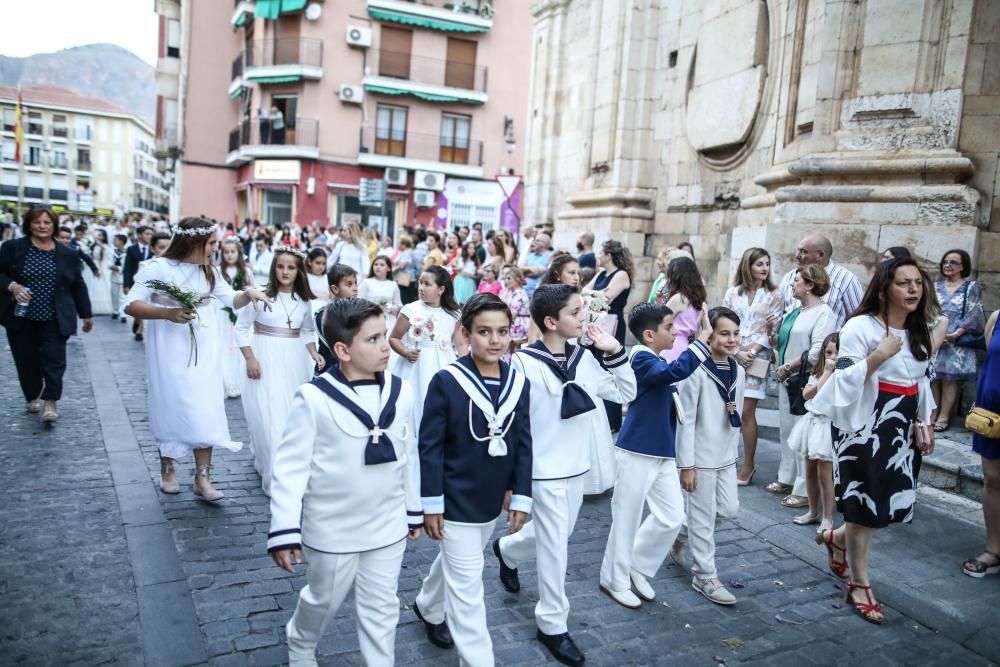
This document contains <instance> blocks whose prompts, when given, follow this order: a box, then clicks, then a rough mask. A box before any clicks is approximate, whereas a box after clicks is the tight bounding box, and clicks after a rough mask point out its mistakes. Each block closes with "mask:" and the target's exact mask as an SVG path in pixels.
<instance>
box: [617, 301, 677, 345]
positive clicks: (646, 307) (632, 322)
mask: <svg viewBox="0 0 1000 667" xmlns="http://www.w3.org/2000/svg"><path fill="white" fill-rule="evenodd" d="M673 314H674V311H672V310H670V309H669V308H667V307H666V306H665V305H664V304H662V303H640V304H637V305H636V306H635V308H633V309H632V310H631V311H630V312H629V314H628V330H629V331H631V332H632V335H633V336H635V337H636V340H638V341H639V342H640V343H641V342H642V332H643V331H646V330H647V329H652V330H653V331H655V330H656V329H657V327H659V326H660V322H662V321H663V318H664V317H666V316H667V315H673Z"/></svg>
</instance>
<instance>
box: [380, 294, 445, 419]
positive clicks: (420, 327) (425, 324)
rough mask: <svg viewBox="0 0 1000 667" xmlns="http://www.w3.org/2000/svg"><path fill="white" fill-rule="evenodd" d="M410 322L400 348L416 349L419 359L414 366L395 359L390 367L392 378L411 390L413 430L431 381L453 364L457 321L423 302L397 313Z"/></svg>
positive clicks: (407, 361)
mask: <svg viewBox="0 0 1000 667" xmlns="http://www.w3.org/2000/svg"><path fill="white" fill-rule="evenodd" d="M399 314H400V315H403V316H405V317H406V318H407V319H408V320H409V321H410V328H409V330H408V331H407V332H406V334H405V335H404V336H403V344H404V345H406V346H407V347H408V348H419V349H420V356H418V357H417V360H416V361H415V362H412V363H411V362H410V361H409V360H407V359H406V358H405V357H399V356H397V358H396V363H395V365H394V366H391V367H390V368H391V369H392V374H393V375H396V376H399V377H400V378H402V379H404V380H406V381H407V382H409V383H410V386H412V387H413V397H414V405H415V406H417V408H416V409H415V410H414V411H413V414H414V424H413V427H414V429H418V428H419V427H420V419H419V416H420V413H421V412H422V411H423V406H424V397H425V396H426V395H427V387H428V385H430V383H431V378H432V377H434V374H435V373H437V372H438V371H439V370H441V369H442V368H444V367H445V366H447V365H449V364H450V363H451V362H453V361H455V359H456V358H457V355H456V354H455V347H454V345H452V336H453V335H454V334H455V325H456V324H457V323H458V320H457V319H456V317H455V316H454V315H452V314H450V313H448V312H447V311H445V310H444V309H443V308H431V307H429V306H428V305H427V304H425V303H424V302H423V301H414V302H413V303H408V304H406V305H405V306H403V309H402V310H401V311H399Z"/></svg>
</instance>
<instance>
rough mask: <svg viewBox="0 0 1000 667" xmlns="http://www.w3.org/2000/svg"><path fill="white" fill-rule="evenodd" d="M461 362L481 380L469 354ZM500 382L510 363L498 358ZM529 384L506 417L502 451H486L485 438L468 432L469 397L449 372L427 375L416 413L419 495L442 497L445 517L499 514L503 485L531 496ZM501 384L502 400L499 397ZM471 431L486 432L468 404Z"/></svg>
mask: <svg viewBox="0 0 1000 667" xmlns="http://www.w3.org/2000/svg"><path fill="white" fill-rule="evenodd" d="M455 363H457V364H462V365H463V366H465V368H467V369H469V370H470V371H472V373H474V374H475V376H476V377H477V378H479V379H480V381H481V380H482V376H481V375H480V374H479V370H478V369H477V368H476V364H475V362H474V361H472V357H471V356H469V355H466V356H464V357H462V358H460V359H459V360H458V361H456V362H455ZM500 374H501V377H500V386H501V388H503V387H505V386H506V385H507V380H508V378H509V377H510V374H511V369H510V366H508V365H507V364H505V363H503V362H500ZM529 387H530V386H529V384H528V383H527V382H525V383H524V387H523V389H522V391H521V396H520V397H517V398H516V400H517V404H516V407H515V408H514V413H513V414H512V415H511V417H510V419H513V423H512V424H511V426H510V429H509V430H508V431H507V434H506V435H505V436H504V442H505V443H506V444H507V455H506V456H490V455H489V451H488V450H489V446H488V444H487V443H486V442H477V441H475V440H474V439H473V438H472V435H471V434H470V433H469V404H470V403H471V399H470V398H469V396H468V394H466V393H465V390H464V389H462V387H461V385H459V384H458V382H457V381H456V380H455V378H454V377H452V376H451V374H450V373H449V372H448V371H446V370H444V369H442V370H440V371H438V372H437V373H435V375H434V377H433V378H431V383H430V386H429V387H428V388H427V397H426V398H425V399H424V406H423V415H421V419H420V439H419V449H420V495H421V497H422V498H431V497H440V496H443V497H444V518H445V519H447V520H448V521H458V522H462V523H487V522H489V521H493V520H494V519H496V518H497V516H499V515H500V512H501V510H502V509H503V499H504V495H505V494H506V492H507V491H513V492H514V495H518V496H524V497H525V498H530V497H531V426H530V416H529V410H530V403H529V392H528V390H529ZM502 392H503V389H501V400H502V399H503V397H504V396H503V393H502ZM472 424H473V428H474V429H475V430H476V433H477V434H479V435H483V434H485V433H487V432H488V427H487V424H486V417H485V416H484V415H483V412H482V410H480V409H479V408H478V407H477V406H476V405H475V404H473V405H472Z"/></svg>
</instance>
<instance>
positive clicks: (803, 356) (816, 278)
mask: <svg viewBox="0 0 1000 667" xmlns="http://www.w3.org/2000/svg"><path fill="white" fill-rule="evenodd" d="M829 291H830V278H829V276H827V274H826V270H825V269H824V268H823V267H822V266H820V265H818V264H806V265H805V266H803V267H801V268H800V269H798V270H797V271H796V273H795V276H794V277H793V278H792V295H793V296H794V297H795V298H796V299H797V300H798V302H799V303H801V304H802V305H801V306H800V307H798V308H795V309H794V310H792V311H791V312H790V313H788V314H787V315H785V318H784V319H783V320H782V321H781V326H780V327H779V329H778V335H777V340H774V339H772V340H774V342H775V349H776V350H777V356H776V359H777V370H776V371H775V378H776V379H777V380H778V382H781V383H786V382H787V381H788V379H789V378H790V377H792V376H793V375H797V374H798V373H799V372H800V371H801V372H803V373H805V372H808V371H809V369H811V368H812V367H813V366H815V365H816V362H817V361H819V355H820V354H821V353H822V347H823V339H825V338H826V336H827V334H829V333H830V332H832V331H834V329H835V328H836V323H837V316H836V315H835V314H834V312H833V309H831V308H830V306H828V305H826V304H825V303H823V295H825V294H826V293H827V292H829ZM803 364H805V368H803ZM778 418H779V427H780V433H781V443H782V447H781V461H780V463H779V464H778V480H777V481H775V482H772V483H770V484H768V485H767V486H766V487H764V488H765V490H766V491H770V492H771V493H782V494H788V495H786V496H785V498H784V499H783V500H782V501H781V505H782V506H783V507H805V506H806V505H808V504H809V498H808V497H807V495H806V480H805V459H804V458H803V457H802V455H801V454H799V453H798V452H796V451H793V450H792V449H791V448H790V447H789V444H790V440H789V437H788V436H789V435H790V434H791V432H792V429H793V428H795V423H796V422H797V421H798V420H799V419H801V418H802V417H801V416H800V415H793V414H792V411H791V396H790V395H789V393H788V385H787V384H786V385H785V386H784V387H783V388H782V389H781V391H779V392H778ZM809 521H810V519H807V518H802V517H797V518H796V523H808V522H809Z"/></svg>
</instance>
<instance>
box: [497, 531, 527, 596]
mask: <svg viewBox="0 0 1000 667" xmlns="http://www.w3.org/2000/svg"><path fill="white" fill-rule="evenodd" d="M493 553H494V554H496V557H497V562H498V563H500V583H501V584H503V587H504V588H506V589H507V592H508V593H517V592H519V591H520V590H521V580H520V579H518V578H517V570H516V569H515V568H512V567H507V563H505V562H503V556H502V555H501V554H500V540H499V538H498V539H495V540H493Z"/></svg>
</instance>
